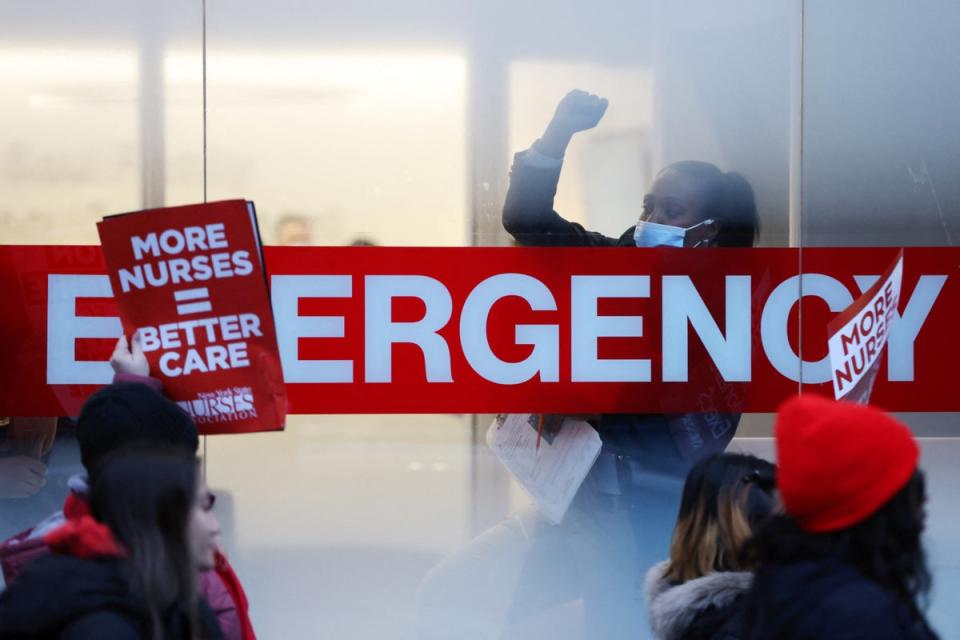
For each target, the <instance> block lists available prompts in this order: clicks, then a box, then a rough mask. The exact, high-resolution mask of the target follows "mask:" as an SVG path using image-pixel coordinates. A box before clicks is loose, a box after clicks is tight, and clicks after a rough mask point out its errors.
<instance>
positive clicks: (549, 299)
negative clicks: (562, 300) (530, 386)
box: [460, 273, 560, 384]
mask: <svg viewBox="0 0 960 640" xmlns="http://www.w3.org/2000/svg"><path fill="white" fill-rule="evenodd" d="M508 296H517V297H520V298H523V299H524V300H525V301H526V302H527V304H529V305H530V308H531V309H532V310H534V311H556V310H557V302H556V300H554V298H553V294H552V293H550V289H548V288H547V287H546V285H545V284H543V283H542V282H540V281H539V280H537V279H536V278H533V277H531V276H527V275H523V274H521V273H501V274H499V275H495V276H492V277H490V278H487V279H486V280H484V281H483V282H481V283H480V284H478V285H477V286H476V287H475V288H474V289H473V291H471V292H470V295H469V296H468V297H467V300H466V302H464V303H463V312H462V313H461V314H460V340H461V343H462V346H463V355H464V356H466V358H467V362H469V363H470V366H471V367H473V370H474V371H476V372H477V373H478V374H480V375H481V376H482V377H484V378H486V379H487V380H490V381H491V382H495V383H497V384H520V383H521V382H526V381H527V380H532V379H533V378H534V376H536V375H537V374H539V375H540V382H559V381H560V348H559V345H560V328H559V327H558V326H557V325H555V324H527V325H517V327H516V329H515V334H514V340H516V343H517V344H528V345H532V346H533V352H532V353H531V354H530V355H529V356H528V357H527V358H526V359H525V360H522V361H520V362H506V361H504V360H501V359H500V358H498V357H497V355H496V354H495V353H494V352H493V350H492V349H491V348H490V342H489V340H488V339H487V320H488V318H489V316H490V309H492V308H493V305H494V303H496V302H497V301H498V300H502V299H503V298H506V297H508Z"/></svg>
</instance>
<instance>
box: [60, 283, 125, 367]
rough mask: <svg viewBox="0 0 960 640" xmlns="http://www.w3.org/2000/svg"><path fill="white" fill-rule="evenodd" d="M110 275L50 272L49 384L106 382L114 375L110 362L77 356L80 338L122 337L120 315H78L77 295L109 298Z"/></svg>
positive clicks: (110, 294) (80, 296) (110, 295)
mask: <svg viewBox="0 0 960 640" xmlns="http://www.w3.org/2000/svg"><path fill="white" fill-rule="evenodd" d="M112 296H113V291H112V289H111V288H110V278H108V277H107V276H87V275H83V276H81V275H63V274H50V275H48V276H47V384H107V383H109V382H110V380H111V378H112V377H113V371H112V370H111V369H110V364H109V363H108V362H83V361H78V360H77V357H76V345H77V339H78V338H119V337H120V335H121V334H122V333H123V327H122V326H121V325H120V318H88V317H82V316H78V315H77V298H110V297H112Z"/></svg>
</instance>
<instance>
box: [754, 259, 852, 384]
mask: <svg viewBox="0 0 960 640" xmlns="http://www.w3.org/2000/svg"><path fill="white" fill-rule="evenodd" d="M801 291H802V292H803V293H802V295H803V296H816V297H818V298H821V299H822V300H824V301H825V302H826V303H827V305H829V307H830V310H831V311H842V310H843V309H846V308H847V307H848V306H850V304H851V303H852V302H853V296H852V295H850V292H849V291H847V288H846V287H845V286H843V283H842V282H840V281H839V280H837V279H836V278H831V277H830V276H827V275H824V274H822V273H804V274H802V275H799V276H793V277H791V278H787V279H786V280H784V281H783V282H781V283H780V284H779V285H778V286H777V288H776V289H774V290H773V292H772V293H771V294H770V297H769V298H767V304H766V305H764V308H763V313H762V315H761V316H760V341H761V342H762V343H763V350H764V351H765V352H766V354H767V358H768V359H769V360H770V364H772V365H773V368H774V369H776V370H777V371H779V372H780V375H782V376H784V377H785V378H788V379H790V380H792V381H794V382H800V381H802V382H803V384H821V383H824V382H830V378H831V376H830V354H827V355H825V356H824V357H823V358H822V359H820V360H817V361H816V362H811V361H809V360H801V359H800V356H799V355H798V354H797V352H796V351H794V350H793V347H792V346H791V345H790V338H789V335H788V333H787V321H788V319H789V318H790V312H791V311H792V310H793V307H794V305H796V304H797V303H798V302H799V301H800V297H801Z"/></svg>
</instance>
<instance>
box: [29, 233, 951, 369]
mask: <svg viewBox="0 0 960 640" xmlns="http://www.w3.org/2000/svg"><path fill="white" fill-rule="evenodd" d="M188 237H189V236H187V235H185V236H184V238H185V239H184V243H185V244H186V243H187V242H188V240H187V238H188ZM198 237H199V236H197V237H194V240H193V242H194V243H197V242H199V239H197V238H198ZM207 239H208V242H209V236H207ZM144 242H145V243H146V241H144ZM172 242H174V241H173V240H170V241H168V243H167V244H168V245H169V246H171V247H173V246H176V244H171V243H172ZM151 246H152V245H151ZM157 246H158V249H159V248H160V240H159V237H158V238H157ZM145 250H148V249H145ZM159 250H162V249H159ZM876 279H877V276H856V282H857V285H858V287H859V288H860V289H861V290H866V289H868V288H869V286H870V285H871V284H872V283H873V282H875V281H876ZM946 280H947V276H946V275H923V276H921V277H920V278H919V280H918V282H917V285H916V286H915V287H914V289H913V291H912V292H911V294H910V297H909V298H907V297H906V292H904V298H905V300H906V303H905V305H903V309H904V311H903V314H902V317H900V318H899V320H898V321H897V322H894V323H892V324H891V326H890V330H889V335H888V340H889V347H888V348H889V355H888V358H889V364H890V366H889V371H888V373H889V379H890V380H895V381H910V380H913V379H914V373H915V372H914V358H915V354H914V343H915V342H916V339H917V337H918V335H919V334H920V331H921V329H922V327H923V325H924V323H925V321H926V319H927V317H928V315H929V314H930V312H931V310H932V308H933V305H934V304H935V303H936V301H937V299H938V296H939V295H940V293H941V291H942V289H943V287H944V285H945V283H946ZM662 283H663V304H662V308H661V310H660V311H661V314H662V315H661V317H662V321H663V341H662V343H661V345H659V349H660V350H661V351H662V363H663V365H662V368H663V370H662V375H663V379H664V380H665V381H669V382H682V381H684V380H686V379H687V378H688V368H689V362H688V360H689V343H688V341H689V334H690V329H692V332H693V333H695V334H696V336H697V338H698V339H699V340H700V341H701V342H702V343H703V345H704V347H705V349H706V351H707V353H708V354H709V356H710V358H711V359H712V360H713V362H714V363H715V365H716V366H717V369H718V371H719V372H720V374H721V375H722V376H723V377H724V379H726V380H728V381H742V382H747V381H750V380H751V376H752V371H751V365H750V360H751V355H752V345H751V337H750V332H749V328H750V326H751V321H752V319H751V317H750V315H751V305H752V300H751V299H750V294H751V291H750V287H751V284H750V279H749V277H748V276H736V275H732V276H727V277H726V287H725V300H724V304H725V307H724V321H723V330H722V331H721V329H720V323H719V322H717V319H716V318H714V317H713V316H712V315H711V313H710V311H709V309H707V308H706V305H705V303H704V301H703V298H702V296H701V295H700V292H699V291H698V290H697V289H696V287H695V285H694V284H693V282H692V281H691V280H690V279H689V278H688V277H687V276H664V277H663V280H662ZM271 285H272V300H273V310H274V319H275V322H276V327H277V339H278V342H279V347H280V355H281V360H282V364H283V372H284V378H285V380H286V381H287V382H292V383H351V382H353V381H354V366H355V363H354V361H353V360H313V359H301V357H300V349H299V342H300V339H301V338H334V339H336V338H344V337H346V336H345V318H344V317H343V316H337V315H331V316H310V315H307V316H302V315H300V313H299V302H300V300H302V299H309V298H329V299H348V298H351V297H352V296H353V279H352V276H349V275H276V276H273V277H272V279H271ZM364 288H365V292H364V301H363V303H364V312H363V313H364V315H363V319H362V320H363V324H364V331H365V336H364V341H363V346H362V349H363V353H362V354H359V355H358V357H362V359H363V362H362V365H361V366H362V367H363V369H362V370H363V371H364V378H365V380H366V381H367V382H391V381H392V380H393V375H394V372H393V346H394V345H396V344H412V345H415V346H416V347H417V348H419V350H420V351H421V352H422V354H423V357H424V362H425V371H426V378H427V381H429V382H451V381H452V380H453V376H452V373H451V356H450V345H449V344H448V343H447V339H446V338H444V336H442V335H441V334H440V333H439V332H440V331H441V330H442V329H444V328H445V327H446V326H447V325H448V323H449V322H450V321H451V318H453V317H454V304H453V300H452V299H451V295H450V292H449V290H448V289H447V288H446V286H445V285H444V284H443V283H442V282H440V281H439V280H436V279H434V278H429V277H426V276H419V275H376V276H367V277H366V278H365V281H364ZM801 290H802V295H803V296H815V297H819V298H821V299H823V300H824V301H825V302H826V303H827V304H828V305H829V307H830V309H831V310H833V311H835V312H837V311H840V310H842V309H844V308H846V307H847V306H849V305H850V304H851V303H852V301H853V296H852V294H851V292H850V291H849V290H847V288H846V287H845V286H844V285H843V284H842V283H841V282H840V281H838V280H836V279H835V278H832V277H830V276H827V275H824V274H817V273H808V274H803V275H802V276H793V277H791V278H789V279H787V280H785V281H784V282H782V283H780V285H779V286H777V287H776V288H775V289H774V290H773V292H772V293H771V294H770V296H769V297H768V298H767V300H766V301H765V303H764V306H763V310H762V311H761V312H760V313H761V317H760V340H761V343H762V347H763V351H764V353H765V354H766V356H767V358H768V359H769V361H770V363H771V365H772V366H773V367H774V368H775V369H776V370H777V371H778V372H779V373H780V374H782V375H783V376H785V377H786V378H788V379H789V380H791V381H794V382H797V381H799V380H800V379H801V378H802V379H803V382H804V383H806V384H811V383H812V384H817V383H823V382H828V381H830V380H831V374H830V371H831V370H830V365H829V356H827V357H825V358H824V359H823V360H820V361H816V362H812V361H801V359H800V356H799V355H798V354H797V353H796V352H795V350H794V348H793V346H792V345H791V344H790V342H789V340H788V337H787V336H788V330H787V322H788V318H789V317H790V314H791V311H792V309H793V308H794V306H795V305H796V304H797V302H798V301H799V300H800V298H801ZM111 295H112V292H111V290H110V283H109V280H108V278H107V276H101V275H63V274H51V275H49V276H48V300H47V310H48V317H47V341H48V342H47V383H48V384H104V383H107V382H109V381H110V379H111V371H110V367H109V365H108V364H107V363H106V362H84V361H78V360H77V359H76V354H75V350H76V341H77V340H78V339H83V338H116V337H119V336H120V334H121V331H122V329H121V325H120V321H119V319H118V318H104V317H80V316H77V314H76V305H77V300H78V299H81V298H104V297H109V296H111ZM570 295H571V308H570V317H569V322H570V347H571V355H570V357H571V361H570V365H571V370H570V376H571V379H572V381H573V382H649V381H650V380H651V378H652V371H651V360H650V359H647V358H643V359H602V358H600V357H599V354H598V342H599V340H600V339H602V338H641V337H643V335H644V319H643V317H642V316H639V315H638V316H601V315H599V314H598V309H597V304H598V301H599V300H600V299H605V298H637V299H643V298H649V296H650V279H649V277H648V276H640V275H637V276H627V275H612V276H596V275H578V276H572V277H571V279H570ZM510 296H513V297H518V298H521V299H522V300H524V301H525V303H526V304H527V305H529V307H530V309H531V310H532V311H535V312H551V311H552V312H556V311H557V303H556V298H555V296H554V294H553V292H551V291H550V289H549V287H547V286H546V285H545V284H544V283H543V282H541V281H540V280H538V279H537V278H534V277H532V276H528V275H524V274H515V273H514V274H499V275H495V276H492V277H490V278H487V279H486V280H483V281H482V282H480V283H478V285H477V286H476V287H474V289H473V290H472V291H471V292H470V294H469V295H468V296H467V298H466V299H465V300H464V302H463V306H462V308H461V310H460V314H459V319H458V326H457V329H458V331H459V336H457V337H458V338H459V341H460V346H461V347H462V350H463V353H464V356H465V358H466V360H467V363H468V364H469V365H470V367H471V368H472V369H473V370H474V371H476V373H477V374H478V375H479V376H481V377H482V378H484V379H486V380H489V381H491V382H494V383H496V384H505V385H506V384H521V383H523V382H526V381H529V380H532V379H534V378H536V377H538V376H539V380H540V381H541V382H547V383H549V382H558V381H559V380H560V370H561V368H560V362H559V361H560V349H559V346H560V339H561V338H560V335H561V333H560V322H561V320H560V319H559V318H558V319H557V320H556V323H543V324H518V325H517V326H516V327H515V329H514V342H515V343H516V344H518V345H529V346H531V347H532V348H533V349H532V351H531V353H530V355H529V356H528V357H527V358H525V359H524V360H522V361H520V362H508V361H505V360H503V359H502V358H501V357H499V356H498V355H497V354H496V353H495V352H494V351H493V348H492V347H491V345H490V344H489V340H488V337H487V324H488V322H489V317H490V312H491V309H492V308H493V306H494V305H495V304H496V303H497V301H498V300H501V299H503V298H506V297H510ZM399 298H418V299H419V300H420V301H421V303H422V305H423V307H424V315H423V317H422V318H420V319H419V320H416V321H405V322H402V321H398V320H396V319H395V318H394V317H393V301H394V300H396V299H399ZM259 322H260V321H259V318H257V317H256V316H253V315H251V314H240V315H230V316H220V317H212V318H202V319H195V320H182V321H180V322H176V323H169V324H166V325H160V326H157V327H143V328H142V331H141V335H142V339H143V344H144V348H145V350H147V351H152V350H161V351H166V350H167V349H183V350H185V351H184V352H183V353H164V354H162V355H163V357H164V358H165V359H164V360H163V363H162V365H161V366H162V367H163V368H164V370H165V373H167V372H169V375H184V374H186V373H193V372H202V371H205V370H206V371H215V370H220V369H222V368H230V367H234V366H249V357H248V354H247V353H246V346H245V345H244V344H243V343H237V342H235V341H237V340H243V339H244V338H247V337H250V336H259V335H260V334H261V327H260V324H259ZM867 322H868V324H869V321H867ZM861 329H862V327H861ZM445 333H446V332H445ZM456 333H457V332H456V331H454V332H453V333H452V334H449V335H450V336H451V338H452V339H457V337H455V336H456ZM848 339H849V340H855V336H852V335H848ZM215 341H226V342H231V343H233V344H234V345H235V346H233V350H232V351H231V345H229V344H227V345H206V346H200V345H201V344H203V343H205V342H215ZM214 346H216V347H217V348H216V349H212V350H211V349H210V347H214ZM360 348H361V347H359V345H358V351H359V350H360ZM651 350H652V352H653V353H652V354H651V355H660V354H657V353H656V351H657V348H656V347H651Z"/></svg>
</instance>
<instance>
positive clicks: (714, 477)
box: [664, 453, 775, 583]
mask: <svg viewBox="0 0 960 640" xmlns="http://www.w3.org/2000/svg"><path fill="white" fill-rule="evenodd" d="M774 474H775V467H774V466H773V464H771V463H770V462H768V461H766V460H763V459H761V458H757V457H755V456H751V455H745V454H737V453H724V454H719V455H714V456H710V457H708V458H705V459H703V460H701V461H700V462H698V463H697V464H695V465H694V466H693V468H692V469H690V473H688V474H687V480H686V482H685V483H684V485H683V497H682V498H681V500H680V513H679V515H678V516H677V525H676V528H675V529H674V532H673V541H672V542H671V545H670V562H669V564H668V565H667V570H666V571H665V572H664V578H666V579H667V580H669V581H671V582H677V583H681V582H686V581H688V580H693V579H695V578H699V577H701V576H704V575H707V574H708V573H712V572H714V571H745V570H751V569H753V568H754V566H753V565H752V563H750V562H749V561H748V560H746V559H745V558H744V556H743V553H742V552H743V547H744V545H745V544H746V542H747V541H748V540H749V539H750V538H751V536H752V535H753V534H754V532H755V531H756V529H757V527H758V526H759V525H760V523H762V522H763V521H765V520H766V519H767V518H768V517H769V516H770V514H771V513H772V512H773V508H774V500H773V492H774V486H775V479H774Z"/></svg>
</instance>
